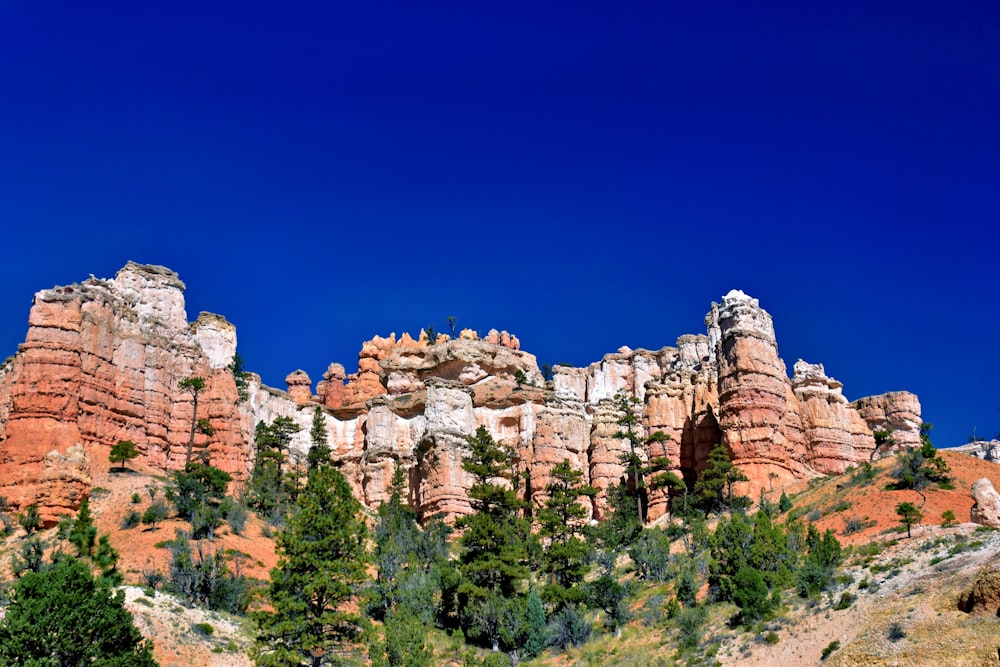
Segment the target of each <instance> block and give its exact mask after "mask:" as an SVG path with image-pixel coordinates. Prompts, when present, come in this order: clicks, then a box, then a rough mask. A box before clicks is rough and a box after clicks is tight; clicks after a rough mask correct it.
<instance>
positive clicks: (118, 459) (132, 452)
mask: <svg viewBox="0 0 1000 667" xmlns="http://www.w3.org/2000/svg"><path fill="white" fill-rule="evenodd" d="M138 456H139V450H138V449H136V446H135V443H134V442H132V441H131V440H122V441H120V442H117V443H115V444H114V445H112V446H111V453H110V454H108V461H109V462H111V463H120V464H121V466H120V467H119V468H118V472H125V464H126V463H127V462H128V461H131V460H132V459H134V458H137V457H138Z"/></svg>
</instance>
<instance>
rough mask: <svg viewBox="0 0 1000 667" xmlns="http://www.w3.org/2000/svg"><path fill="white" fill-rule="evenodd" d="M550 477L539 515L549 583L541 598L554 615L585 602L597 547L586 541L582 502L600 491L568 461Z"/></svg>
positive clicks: (547, 582) (544, 567) (584, 509)
mask: <svg viewBox="0 0 1000 667" xmlns="http://www.w3.org/2000/svg"><path fill="white" fill-rule="evenodd" d="M549 475H551V477H552V481H551V482H550V483H549V484H548V486H546V489H545V490H546V492H547V493H548V498H547V499H546V500H545V506H544V507H543V508H542V509H541V510H539V512H538V523H539V525H540V528H539V532H538V534H539V537H541V538H542V540H543V541H544V542H545V543H546V546H545V549H544V551H543V553H542V562H541V571H542V573H543V574H544V575H546V579H547V581H546V582H545V584H544V586H543V589H542V595H543V597H544V598H545V601H546V602H547V603H549V604H550V605H551V606H552V610H553V613H555V612H558V611H559V610H560V609H562V607H564V606H565V605H566V604H569V603H579V602H581V601H582V600H583V596H584V592H583V589H582V588H581V587H580V584H581V582H582V581H583V578H584V577H585V576H586V575H587V572H588V571H589V570H590V557H591V555H592V554H593V551H594V548H593V545H592V543H591V542H590V541H589V540H587V539H585V538H584V534H583V529H584V521H585V520H586V518H587V517H588V516H589V514H590V512H589V510H588V509H587V508H586V507H584V506H583V505H581V504H580V499H581V498H593V497H594V496H595V495H597V489H595V488H594V487H593V486H590V485H589V484H584V483H583V472H582V471H579V470H574V469H573V467H572V466H571V465H570V463H569V461H568V460H567V459H563V460H562V461H561V462H560V463H558V464H556V466H555V467H553V468H552V470H551V472H550V473H549Z"/></svg>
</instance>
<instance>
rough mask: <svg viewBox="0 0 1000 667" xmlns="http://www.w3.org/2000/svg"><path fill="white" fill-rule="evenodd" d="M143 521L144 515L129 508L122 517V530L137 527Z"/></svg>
mask: <svg viewBox="0 0 1000 667" xmlns="http://www.w3.org/2000/svg"><path fill="white" fill-rule="evenodd" d="M141 522H142V516H141V515H140V514H139V513H138V512H137V511H135V510H129V511H128V512H126V513H125V516H124V517H122V523H121V527H122V530H128V529H129V528H135V527H136V526H138V525H139V524H140V523H141Z"/></svg>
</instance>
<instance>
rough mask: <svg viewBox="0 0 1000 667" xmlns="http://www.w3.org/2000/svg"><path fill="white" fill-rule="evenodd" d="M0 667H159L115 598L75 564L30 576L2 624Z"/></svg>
mask: <svg viewBox="0 0 1000 667" xmlns="http://www.w3.org/2000/svg"><path fill="white" fill-rule="evenodd" d="M0 664H4V665H94V666H95V667H124V666H125V665H128V666H129V667H155V665H156V662H155V661H154V660H153V655H152V643H151V642H149V641H147V640H144V639H143V638H142V635H141V634H140V633H139V630H138V629H137V628H136V627H135V625H134V624H133V621H132V615H131V614H130V613H129V612H128V611H127V610H126V609H125V606H124V594H123V593H121V592H118V593H117V594H116V593H112V591H111V586H110V585H109V584H108V583H107V582H106V581H101V580H96V581H95V579H94V577H93V576H92V575H91V574H90V570H88V569H87V566H86V565H84V564H83V563H82V562H80V561H78V560H77V559H75V558H69V557H63V558H61V559H59V560H57V561H56V562H55V563H54V564H53V565H52V567H50V568H46V569H42V570H40V571H37V572H27V573H25V574H24V576H22V577H21V578H20V579H19V580H18V581H17V584H16V585H15V587H14V595H13V601H12V602H11V604H10V605H8V607H7V611H6V615H5V617H4V619H3V621H2V622H0Z"/></svg>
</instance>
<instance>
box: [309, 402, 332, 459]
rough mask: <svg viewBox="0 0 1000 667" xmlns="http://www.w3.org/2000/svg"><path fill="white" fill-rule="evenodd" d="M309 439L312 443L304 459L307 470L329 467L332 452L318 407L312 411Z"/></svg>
mask: <svg viewBox="0 0 1000 667" xmlns="http://www.w3.org/2000/svg"><path fill="white" fill-rule="evenodd" d="M309 439H310V440H311V441H312V445H311V446H310V447H309V454H308V456H307V459H306V460H307V463H308V467H309V470H312V469H314V468H317V467H318V466H321V465H330V463H331V459H330V457H331V455H332V453H333V452H331V450H330V445H329V438H328V437H327V435H326V417H325V416H324V415H323V409H322V408H320V407H319V406H318V405H317V406H316V409H315V410H314V411H313V420H312V428H311V429H310V430H309Z"/></svg>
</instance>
